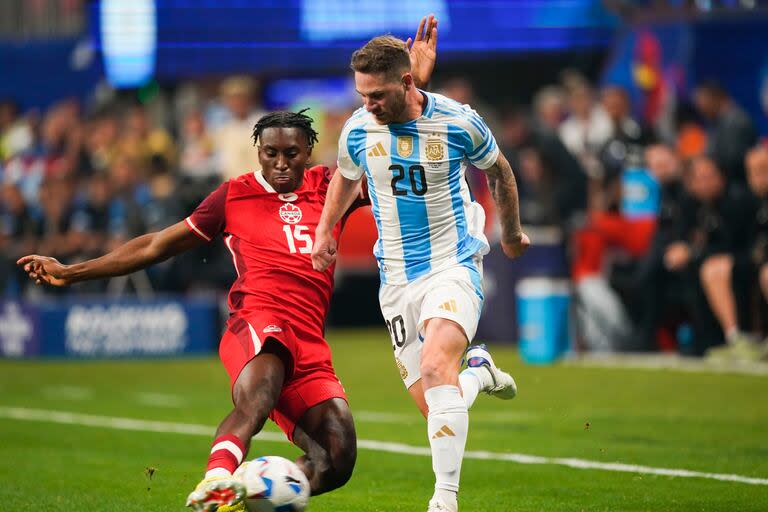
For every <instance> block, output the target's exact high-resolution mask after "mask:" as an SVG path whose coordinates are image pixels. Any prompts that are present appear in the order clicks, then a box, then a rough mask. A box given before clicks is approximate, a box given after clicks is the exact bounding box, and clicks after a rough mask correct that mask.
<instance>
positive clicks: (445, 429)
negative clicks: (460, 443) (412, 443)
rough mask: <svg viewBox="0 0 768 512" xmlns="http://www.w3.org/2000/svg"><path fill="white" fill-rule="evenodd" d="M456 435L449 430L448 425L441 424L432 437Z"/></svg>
mask: <svg viewBox="0 0 768 512" xmlns="http://www.w3.org/2000/svg"><path fill="white" fill-rule="evenodd" d="M446 436H448V437H456V434H455V433H454V432H453V430H451V429H450V428H449V427H448V425H443V426H442V428H441V429H440V430H438V431H437V432H436V433H435V434H434V435H433V436H432V439H439V438H441V437H446Z"/></svg>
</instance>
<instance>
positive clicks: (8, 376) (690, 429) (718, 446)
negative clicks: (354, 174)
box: [0, 328, 768, 512]
mask: <svg viewBox="0 0 768 512" xmlns="http://www.w3.org/2000/svg"><path fill="white" fill-rule="evenodd" d="M328 339H329V340H330V342H331V344H332V346H333V349H334V355H335V364H336V368H337V370H338V373H339V375H340V377H341V379H342V382H343V383H344V385H345V387H346V389H347V392H348V394H349V398H350V402H351V406H352V410H353V413H355V414H356V420H357V429H358V437H359V438H360V439H365V440H374V441H388V442H396V443H403V444H408V445H413V446H417V447H422V448H424V447H427V446H428V442H427V439H426V434H425V426H424V422H423V420H422V419H421V417H420V416H419V414H418V412H417V411H416V408H415V407H414V406H413V404H412V403H411V402H410V398H409V396H408V395H407V393H406V392H405V389H404V388H403V386H402V384H401V382H400V379H399V376H398V371H397V368H396V367H395V365H394V362H393V359H392V354H391V345H390V342H389V339H388V337H387V334H386V332H385V330H384V329H383V328H381V329H376V330H369V331H332V332H330V333H329V335H328ZM494 356H495V358H496V359H497V363H498V364H499V366H502V367H503V368H508V369H510V370H511V372H512V373H513V375H514V376H515V377H516V379H517V382H518V387H519V396H518V397H517V398H516V399H515V400H512V401H510V402H503V401H499V400H495V399H493V398H490V397H486V396H481V397H479V398H478V401H477V402H476V403H475V406H474V408H473V409H472V410H471V411H470V434H469V441H468V446H467V450H470V451H488V452H493V453H496V454H503V453H518V454H527V455H535V456H541V457H550V458H575V459H583V460H588V461H595V462H605V463H612V462H618V463H623V464H632V465H639V466H646V467H653V468H669V469H683V470H690V471H696V472H702V473H718V474H732V475H740V476H744V477H753V478H758V479H768V399H767V397H768V376H760V375H739V374H714V373H684V372H678V371H674V370H630V369H618V368H604V369H598V368H586V367H578V366H570V365H555V366H549V367H533V366H525V365H523V364H522V363H521V362H520V360H519V358H518V357H517V356H516V354H515V352H514V351H513V350H512V349H511V348H508V347H495V348H494ZM229 404H230V402H229V396H228V384H227V380H226V375H225V372H224V370H223V368H222V367H221V366H220V364H219V362H218V361H217V360H216V359H214V358H206V359H187V360H162V361H119V362H114V361H109V362H105V361H93V362H70V361H42V362H40V361H0V504H2V506H0V509H2V510H3V511H20V510H35V511H45V512H53V511H67V512H71V511H83V510H87V511H105V512H111V511H114V512H118V511H119V512H132V511H135V512H139V511H141V512H147V511H173V510H178V511H182V510H185V509H184V507H183V504H184V499H185V498H186V495H187V494H188V493H189V491H190V490H191V489H192V488H193V487H194V486H195V484H196V483H197V482H198V480H199V479H200V478H201V476H202V472H203V469H204V465H205V461H206V458H207V453H208V450H209V449H210V442H211V437H210V436H209V435H206V432H207V431H206V430H205V428H204V427H205V426H210V432H211V433H212V432H213V428H214V427H215V425H216V424H217V423H218V422H219V420H220V419H221V418H222V417H223V416H224V415H225V414H226V412H227V411H228V408H229ZM12 408H16V409H12ZM19 408H24V409H38V410H44V411H62V412H67V413H76V414H78V415H91V416H98V417H120V418H134V419H139V420H144V421H164V422H172V423H174V424H175V423H184V424H193V425H200V426H202V427H194V428H193V430H195V428H196V429H197V431H199V430H202V432H198V433H195V432H192V433H187V434H182V433H168V432H151V431H146V430H142V429H139V430H120V429H114V428H106V427H104V426H86V425H83V424H82V422H81V421H79V420H77V421H74V420H73V421H72V422H71V423H70V424H65V423H61V422H59V423H56V422H50V421H44V420H40V419H36V420H33V421H29V420H21V419H15V418H11V417H9V413H8V411H11V410H18V409H19ZM75 418H81V416H76V417H75ZM267 430H268V431H272V432H277V429H276V428H275V427H274V426H273V425H271V424H269V425H268V427H267ZM298 453H299V452H298V450H297V449H296V448H294V447H291V446H290V445H288V444H287V443H282V442H273V441H268V442H267V441H259V440H256V441H254V443H253V446H252V449H251V454H250V458H253V457H255V456H258V455H283V456H288V457H295V456H297V455H298ZM147 468H154V470H155V471H154V475H153V477H152V478H151V479H150V478H149V476H148V472H147ZM430 468H431V462H430V459H429V458H428V457H425V456H423V455H413V454H397V453H388V452H384V451H377V450H370V449H361V450H360V453H359V458H358V463H357V467H356V469H355V474H354V476H353V477H352V480H351V481H350V482H349V483H348V484H347V485H346V486H345V487H344V488H342V489H340V490H337V491H335V492H332V493H329V494H326V495H323V496H319V497H317V498H313V499H312V500H311V501H310V507H309V510H310V511H315V512H322V511H326V512H331V511H333V512H346V511H355V512H360V511H382V512H390V511H393V512H394V511H424V510H426V503H427V500H428V499H429V497H430V495H431V489H432V484H433V481H432V478H433V477H432V473H431V469H430ZM460 506H461V510H462V511H464V512H470V511H471V512H480V511H483V512H485V511H516V512H517V511H520V512H522V511H537V512H539V511H590V512H592V511H611V512H613V511H706V512H709V511H715V510H733V511H764V510H768V485H764V484H761V485H750V484H746V483H739V482H724V481H718V480H715V479H711V478H699V477H697V478H681V477H672V476H663V475H654V474H643V473H631V472H616V471H606V470H599V469H577V468H573V467H568V466H564V465H559V464H521V463H518V462H512V461H501V460H478V459H469V460H466V461H465V462H464V465H463V474H462V490H461V493H460Z"/></svg>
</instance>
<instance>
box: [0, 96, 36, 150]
mask: <svg viewBox="0 0 768 512" xmlns="http://www.w3.org/2000/svg"><path fill="white" fill-rule="evenodd" d="M34 119H35V115H28V116H26V117H19V112H18V106H17V105H16V103H14V102H13V101H9V100H6V101H2V102H0V163H2V162H3V161H4V160H8V159H10V158H11V157H13V156H15V155H17V154H19V153H23V152H25V151H28V150H29V149H30V148H31V147H32V146H33V144H34V138H35V134H34V131H33V127H34V122H33V120H34Z"/></svg>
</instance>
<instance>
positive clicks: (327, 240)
mask: <svg viewBox="0 0 768 512" xmlns="http://www.w3.org/2000/svg"><path fill="white" fill-rule="evenodd" d="M334 261H336V239H335V238H333V234H331V233H323V232H321V231H316V232H315V245H314V247H313V248H312V268H314V269H315V270H317V271H319V272H324V271H325V269H327V268H328V267H330V266H331V265H332V264H333V262H334Z"/></svg>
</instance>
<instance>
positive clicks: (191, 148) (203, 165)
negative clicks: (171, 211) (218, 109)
mask: <svg viewBox="0 0 768 512" xmlns="http://www.w3.org/2000/svg"><path fill="white" fill-rule="evenodd" d="M218 165H219V163H218V160H217V157H216V153H215V150H214V143H213V139H212V138H211V137H210V136H209V135H208V133H207V132H206V128H205V120H204V119H203V115H202V113H201V112H200V111H199V110H191V111H190V112H188V113H187V114H186V115H185V116H184V120H183V124H182V131H181V159H180V165H179V168H180V170H181V174H182V176H184V177H185V178H189V179H190V180H192V181H203V182H205V181H209V180H220V174H219V169H218Z"/></svg>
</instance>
